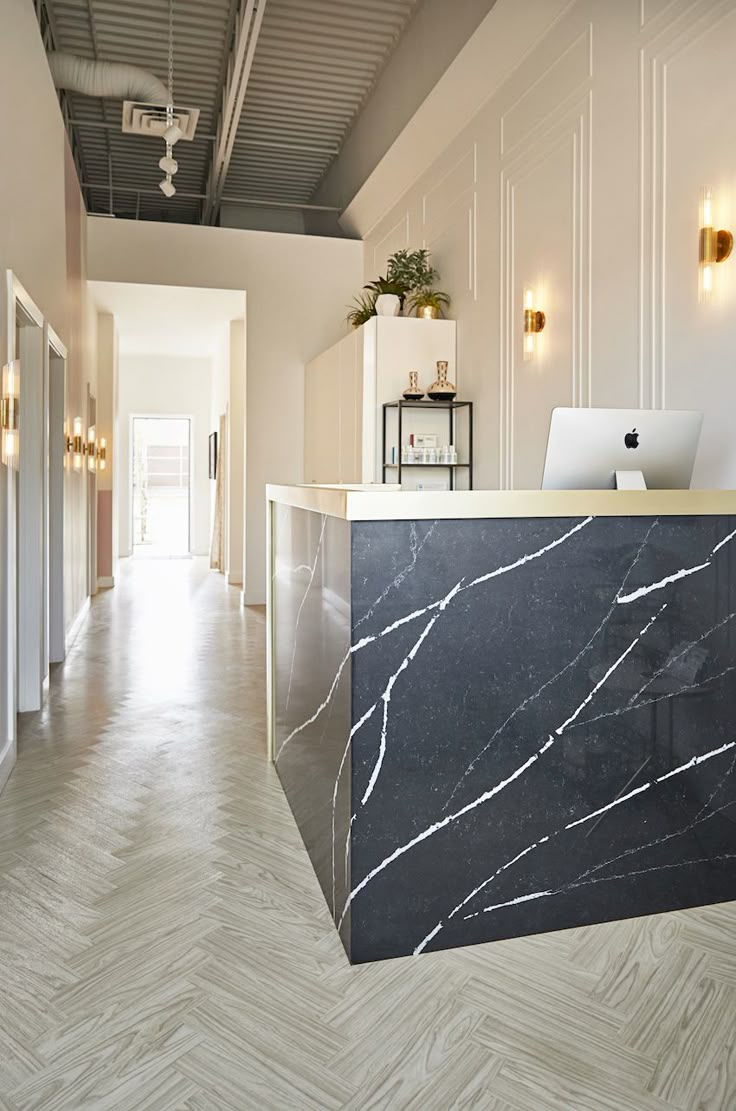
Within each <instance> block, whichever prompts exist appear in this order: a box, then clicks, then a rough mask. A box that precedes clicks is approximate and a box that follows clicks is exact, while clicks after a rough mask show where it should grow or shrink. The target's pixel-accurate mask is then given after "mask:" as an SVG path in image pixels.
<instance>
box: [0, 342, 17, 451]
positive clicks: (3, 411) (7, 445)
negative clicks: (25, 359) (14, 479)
mask: <svg viewBox="0 0 736 1111" xmlns="http://www.w3.org/2000/svg"><path fill="white" fill-rule="evenodd" d="M2 391H3V392H2V397H0V426H1V427H2V452H1V454H2V461H3V463H4V464H5V466H6V467H12V468H13V470H17V469H18V461H19V457H20V363H18V362H17V361H14V362H11V363H8V364H7V365H6V366H4V367H3V378H2Z"/></svg>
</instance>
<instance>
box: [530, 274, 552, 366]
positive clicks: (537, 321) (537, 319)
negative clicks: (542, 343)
mask: <svg viewBox="0 0 736 1111" xmlns="http://www.w3.org/2000/svg"><path fill="white" fill-rule="evenodd" d="M546 323H547V318H546V316H545V315H544V313H543V312H541V311H540V310H539V309H537V308H535V306H534V290H533V289H532V288H531V287H530V286H525V287H524V359H525V360H527V359H531V358H533V356H534V351H535V349H536V342H537V341H536V337H537V335H538V334H539V332H541V331H542V330H543V329H544V325H545V324H546Z"/></svg>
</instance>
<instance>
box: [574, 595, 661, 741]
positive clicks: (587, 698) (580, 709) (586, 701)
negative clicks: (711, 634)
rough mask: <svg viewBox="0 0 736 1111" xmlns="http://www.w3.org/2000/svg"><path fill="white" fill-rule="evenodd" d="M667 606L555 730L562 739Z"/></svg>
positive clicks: (655, 615)
mask: <svg viewBox="0 0 736 1111" xmlns="http://www.w3.org/2000/svg"><path fill="white" fill-rule="evenodd" d="M667 605H668V603H667V602H665V603H664V604H663V605H662V606H660V607H659V609H658V610H657V612H656V613H655V614H654V616H653V617H651V618H650V619H649V621H647V623H646V625H645V626H644V628H643V629H642V630H641V632H640V633H639V634H638V635H637V636H635V637H634V639H633V640H632V642H631V644H630V645H629V646H628V648H626V649H625V650H624V651H623V652H622V653H621V655H620V656H619V657H618V659H617V660H615V662H614V663H612V664H611V666H610V667H609V668H608V669H607V671H605V672H604V674H603V676H602V677H601V678H600V679H599V680H598V682H597V683H596V685H595V686H594V687H593V689H592V691H591V692H590V694H588V695H586V696H585V698H584V699H583V701H582V702H581V703H580V705H579V706H578V708H577V709H576V710H574V711H573V712H572V713H571V714H570V716H569V718H567V719H566V720H565V721H563V723H562V725H559V726H558V727H557V729H556V730H555V732H556V733H557V735H558V737H561V736H562V734H563V733H564V732H565V730H566V729H567V728H568V727H569V726H570V725H572V724H573V722H574V721H575V720H576V719H577V718H578V717H579V716H580V714H581V713H582V712H583V710H584V709H585V707H586V706H588V705H589V704H590V702H591V701H592V700H593V699H594V698H595V696H596V694H597V693H598V691H599V690H600V689H601V687H602V686H604V684H605V683H606V682H607V681H608V680H609V679H610V678H611V676H612V675H613V673H614V671H617V670H618V668H619V667H620V666H621V664H622V663H623V662H624V660H625V659H626V657H627V656H628V655H629V654H630V653H631V652H632V651H633V650H634V648H636V646H637V644H638V643H639V641H640V640H641V638H642V637H643V636H644V635H645V633H646V632H647V631H648V630H649V629H651V627H652V625H653V624H654V622H655V621H656V620H657V618H658V617H659V616H660V614H662V613H664V611H665V610H666V609H667Z"/></svg>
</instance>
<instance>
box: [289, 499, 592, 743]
mask: <svg viewBox="0 0 736 1111" xmlns="http://www.w3.org/2000/svg"><path fill="white" fill-rule="evenodd" d="M593 519H594V518H593V517H586V518H585V519H584V520H583V521H579V522H578V524H577V525H575V526H574V527H573V528H571V529H568V531H567V532H566V533H564V534H563V535H562V536H559V537H557V539H556V540H553V541H552V542H551V543H549V544H546V545H545V546H544V547H543V548H540V549H538V550H537V551H535V552H530V553H529V554H528V555H525V556H521V557H520V558H519V559H517V560H515V561H514V562H513V563H509V564H506V565H505V566H503V567H498V568H496V570H495V571H490V572H488V574H486V575H481V576H479V578H477V579H474V580H473V581H472V582H471V583H466V584H465V585H464V586H463V587H461V589H460V591H458V593H461V592H462V591H465V590H469V589H470V588H471V587H474V586H478V585H479V584H480V583H482V582H487V581H488V580H489V579H493V578H496V577H497V576H498V575H503V574H506V573H507V572H509V571H515V570H516V569H517V568H519V567H523V566H524V565H525V564H527V563H530V562H531V561H532V560H535V559H539V558H540V556H542V555H544V554H545V553H546V552H549V551H551V550H552V549H553V548H556V547H558V546H559V545H560V544H563V543H564V542H565V541H566V540H568V539H569V538H570V537H571V536H573V535H574V534H575V533H576V532H579V531H580V530H581V529H582V528H585V527H586V525H589V524H590V522H591V521H592V520H593ZM441 603H442V599H441V598H438V599H436V600H435V601H433V602H430V603H429V604H428V605H426V606H423V607H422V608H421V609H417V610H413V611H412V612H411V613H409V614H406V616H404V617H400V618H397V620H396V621H393V622H391V624H390V625H387V626H386V627H385V628H384V629H382V630H381V632H379V633H375V634H373V635H371V636H367V637H362V638H361V639H360V640H359V641H357V642H356V643H355V644H353V645H352V647H351V648H350V649H349V650H348V652H347V655H346V656H345V657H344V658H343V660H342V662H341V663H340V666H339V668H338V671H337V674H336V675H335V678H334V679H333V681H332V684H331V685H330V689H329V691H328V693H327V697H326V698H325V699H324V701H322V702H321V703H320V704H319V706H318V707H317V709H316V710H315V711H314V713H313V714H312V715H311V716H310V717H308V718H307V720H306V721H304V722H302V723H301V725H297V726H296V727H295V728H294V729H292V731H291V733H289V735H288V736H287V737H286V739H285V740H284V741H283V742H282V743H281V745H280V746H279V749H278V752H277V753H276V760H278V759H279V757H280V756H281V753H282V752H283V751H284V749H285V748H286V746H287V745H288V744H289V743H290V742H291V741H292V740H293V739H294V737H296V736H297V734H299V733H301V732H302V731H303V730H304V729H306V728H307V727H308V726H309V725H312V724H313V723H314V722H315V721H316V720H317V718H318V717H319V716H320V714H321V713H322V712H323V710H325V709H326V708H327V706H328V705H329V704H330V700H331V698H332V695H333V694H334V693H335V690H336V688H337V684H338V682H339V681H340V677H341V675H342V673H343V671H344V669H345V664H346V663H347V662H348V660H349V658H350V656H351V655H354V654H355V653H356V652H360V651H361V650H362V649H363V648H366V647H367V646H368V645H369V644H374V643H375V642H376V641H378V640H380V639H381V638H382V637H385V636H388V635H389V634H390V633H393V632H394V631H395V630H396V629H398V628H400V627H401V626H402V625H406V624H408V623H409V622H411V621H416V620H417V618H419V617H423V616H424V614H425V613H429V612H430V611H431V610H435V609H437V608H438V607H439V606H440V605H441Z"/></svg>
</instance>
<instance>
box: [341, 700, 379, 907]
mask: <svg viewBox="0 0 736 1111" xmlns="http://www.w3.org/2000/svg"><path fill="white" fill-rule="evenodd" d="M377 706H378V700H376V701H375V702H374V703H373V705H372V706H371V707H370V709H368V710H366V712H365V713H364V714H363V716H362V717H361V718H360V720H359V721H357V722H356V723H355V725H354V726H353V728H352V729H351V730H350V732H349V734H348V739H347V741H346V742H345V748H344V749H343V753H342V759H341V760H340V767H339V768H338V769H337V777H336V779H335V786H334V787H333V789H332V914H333V917H334V914H335V909H336V907H335V836H336V834H335V820H336V810H337V790H338V787H339V786H340V777H341V776H342V770H343V768H344V767H345V761H346V760H347V758H348V753H349V752H350V744H351V741H352V739H353V737H354V735H355V734H356V733H357V732H358V730H359V729H360V728H361V726H363V725H365V723H366V722H367V721H368V720H369V719H370V718H371V717H372V716H373V714H374V713H375V711H376V707H377ZM354 820H355V815H353V818H351V821H350V824H351V825H352V823H353V821H354ZM349 839H350V834H349V831H348V840H349Z"/></svg>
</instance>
